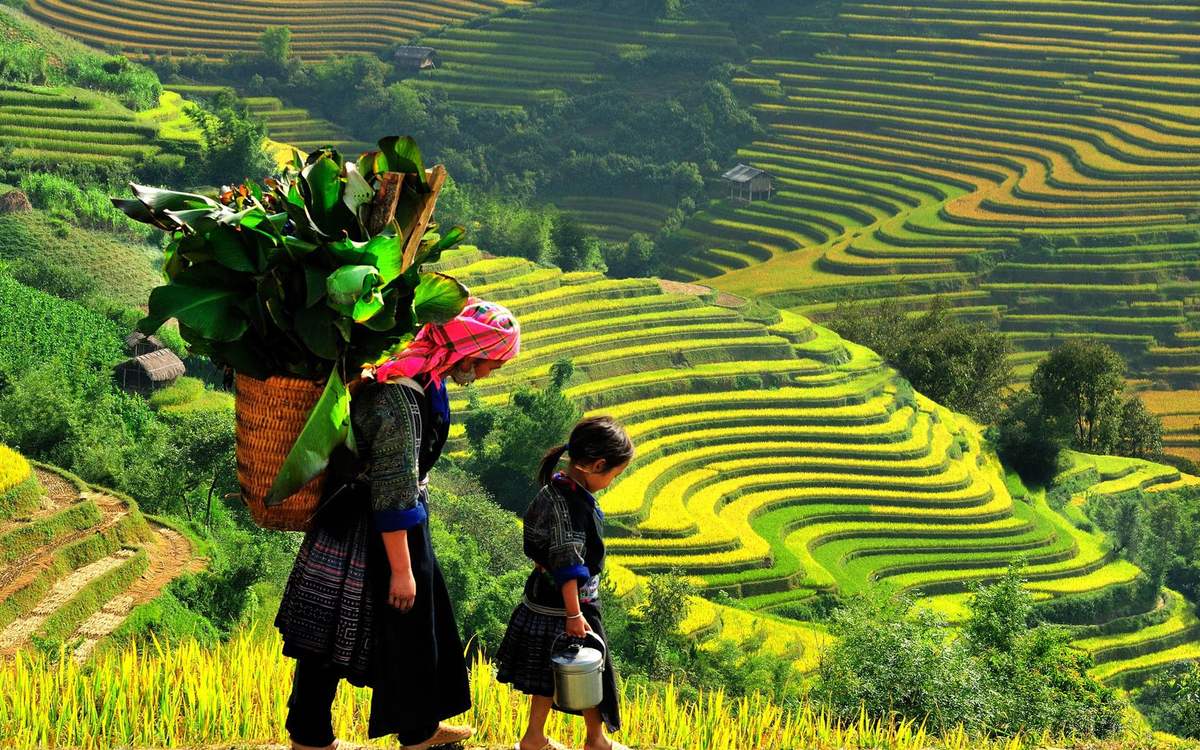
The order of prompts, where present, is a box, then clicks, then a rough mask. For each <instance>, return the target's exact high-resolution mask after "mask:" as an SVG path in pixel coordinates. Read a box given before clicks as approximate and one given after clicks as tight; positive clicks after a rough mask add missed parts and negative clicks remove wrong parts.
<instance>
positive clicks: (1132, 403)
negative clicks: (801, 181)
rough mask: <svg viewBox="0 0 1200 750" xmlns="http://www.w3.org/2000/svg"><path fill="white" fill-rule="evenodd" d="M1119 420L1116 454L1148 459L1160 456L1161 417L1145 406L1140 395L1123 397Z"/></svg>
mask: <svg viewBox="0 0 1200 750" xmlns="http://www.w3.org/2000/svg"><path fill="white" fill-rule="evenodd" d="M1120 420H1121V421H1120V426H1119V428H1118V435H1117V444H1116V446H1115V449H1116V452H1117V453H1118V454H1120V455H1122V456H1130V457H1133V458H1150V459H1157V458H1159V457H1161V456H1162V448H1163V444H1162V439H1163V425H1162V419H1161V418H1160V417H1159V416H1158V415H1157V414H1154V413H1152V412H1151V411H1150V410H1149V409H1147V408H1146V404H1145V402H1143V401H1142V399H1141V397H1140V396H1137V395H1133V396H1130V397H1129V398H1127V399H1125V401H1124V402H1123V403H1122V404H1121V414H1120Z"/></svg>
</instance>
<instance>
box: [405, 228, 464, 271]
mask: <svg viewBox="0 0 1200 750" xmlns="http://www.w3.org/2000/svg"><path fill="white" fill-rule="evenodd" d="M466 235H467V230H466V228H465V227H461V226H454V227H451V228H450V231H449V232H446V233H445V234H443V235H441V236H438V235H436V234H434V235H433V236H432V237H430V241H424V240H423V241H422V244H421V249H420V250H418V251H417V255H416V257H415V258H414V259H413V265H414V266H419V265H421V264H423V263H436V262H437V261H438V259H439V258H441V256H442V253H443V252H445V251H446V250H449V249H450V248H452V247H454V246H455V245H457V244H458V243H460V242H462V241H463V238H464V237H466Z"/></svg>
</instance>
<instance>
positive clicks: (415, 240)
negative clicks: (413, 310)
mask: <svg viewBox="0 0 1200 750" xmlns="http://www.w3.org/2000/svg"><path fill="white" fill-rule="evenodd" d="M427 172H428V173H429V174H428V178H427V179H428V181H429V192H428V193H425V194H424V195H422V196H421V210H420V212H419V213H418V214H417V220H416V222H415V223H414V225H413V226H412V228H411V233H409V231H410V228H409V227H404V231H405V233H406V234H407V236H408V241H407V242H406V243H405V244H404V265H403V266H402V267H403V268H408V267H409V266H411V265H412V262H413V259H415V258H416V256H417V250H418V249H419V248H420V247H421V237H423V236H424V235H425V230H426V229H428V228H429V222H430V220H431V219H432V218H433V209H434V207H435V206H436V205H437V199H438V193H440V192H441V190H442V185H444V184H445V183H446V168H445V167H443V166H442V165H441V164H436V165H434V167H433V169H430V170H427Z"/></svg>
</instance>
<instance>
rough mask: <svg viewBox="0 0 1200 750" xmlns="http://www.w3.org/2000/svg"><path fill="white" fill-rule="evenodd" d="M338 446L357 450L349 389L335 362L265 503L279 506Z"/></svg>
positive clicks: (326, 462)
mask: <svg viewBox="0 0 1200 750" xmlns="http://www.w3.org/2000/svg"><path fill="white" fill-rule="evenodd" d="M339 445H346V446H348V447H349V448H350V449H351V450H353V449H354V436H353V434H352V433H351V430H350V391H348V390H347V389H346V384H345V383H343V382H342V376H341V374H340V373H339V372H338V368H337V366H336V365H335V366H334V368H333V371H332V372H331V373H330V375H329V381H328V382H327V383H326V384H325V390H324V391H323V392H322V393H321V398H320V399H319V400H318V401H317V404H316V406H314V407H313V410H312V412H310V413H309V415H308V419H307V420H306V421H305V423H304V427H303V429H301V430H300V436H299V437H297V438H296V443H295V444H294V445H293V446H292V449H291V450H290V451H289V452H288V455H287V458H286V459H284V461H283V465H282V466H281V467H279V474H277V475H276V476H275V482H274V483H273V484H272V485H271V490H270V492H268V493H267V497H266V500H265V502H266V504H267V505H268V506H274V505H279V504H280V503H282V502H283V501H284V500H286V499H287V498H288V497H290V496H292V495H294V494H296V493H297V492H299V491H300V489H301V488H302V487H304V485H306V484H308V483H309V482H311V481H312V480H313V479H314V478H316V476H317V475H318V474H320V473H321V472H322V471H325V468H326V467H327V466H329V456H330V455H331V454H332V453H333V449H334V448H336V447H338V446H339Z"/></svg>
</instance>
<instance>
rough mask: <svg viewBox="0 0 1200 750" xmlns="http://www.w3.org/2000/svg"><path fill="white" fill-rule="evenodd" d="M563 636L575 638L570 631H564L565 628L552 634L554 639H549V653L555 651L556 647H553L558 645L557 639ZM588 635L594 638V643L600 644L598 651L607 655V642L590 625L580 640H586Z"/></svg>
mask: <svg viewBox="0 0 1200 750" xmlns="http://www.w3.org/2000/svg"><path fill="white" fill-rule="evenodd" d="M563 636H568V637H570V638H575V636H573V635H571V634H570V633H568V632H567V631H565V630H564V631H563V632H561V633H559V634H558V635H556V636H554V640H552V641H550V653H552V654H553V653H556V648H555V647H556V646H558V642H559V640H561V639H562V638H563ZM588 636H591V637H592V638H593V639H595V641H596V643H598V644H600V653H602V654H604V655H605V656H607V655H608V644H607V643H605V642H604V639H603V638H601V637H600V636H599V635H598V634H597V633H596V631H595V630H592V629H591V627H589V628H588V630H587V633H586V634H584V636H583V638H582V639H581V640H585V641H586V640H587V639H588Z"/></svg>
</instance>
